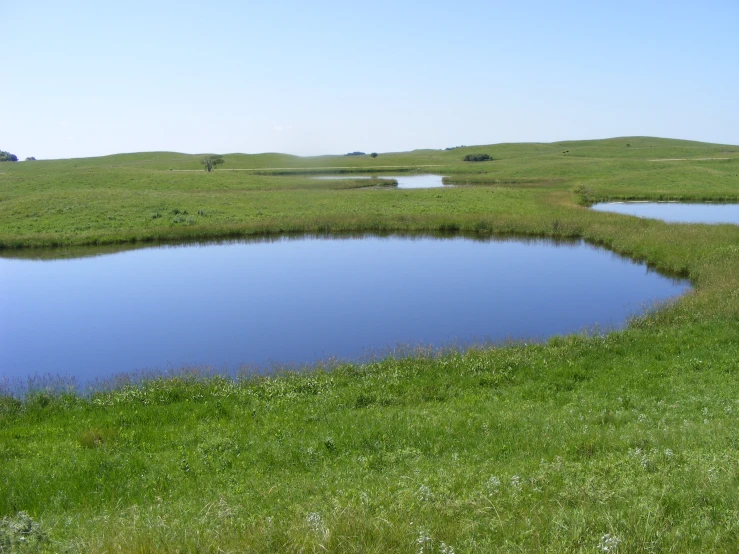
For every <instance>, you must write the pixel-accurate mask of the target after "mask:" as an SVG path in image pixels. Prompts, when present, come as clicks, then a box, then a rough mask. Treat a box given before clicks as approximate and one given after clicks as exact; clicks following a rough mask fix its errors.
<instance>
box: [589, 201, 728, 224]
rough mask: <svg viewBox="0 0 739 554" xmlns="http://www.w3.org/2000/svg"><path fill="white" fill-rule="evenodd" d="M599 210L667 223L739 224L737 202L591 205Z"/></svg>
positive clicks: (605, 203)
mask: <svg viewBox="0 0 739 554" xmlns="http://www.w3.org/2000/svg"><path fill="white" fill-rule="evenodd" d="M592 208H593V209H594V210H597V211H600V212H613V213H618V214H625V215H635V216H637V217H649V218H652V219H661V220H662V221H666V222H668V223H734V224H739V204H707V203H700V204H689V203H682V202H602V203H600V204H594V205H593V206H592Z"/></svg>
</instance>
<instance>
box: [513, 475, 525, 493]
mask: <svg viewBox="0 0 739 554" xmlns="http://www.w3.org/2000/svg"><path fill="white" fill-rule="evenodd" d="M522 486H523V480H522V479H521V477H519V476H518V475H514V476H513V477H511V487H513V488H514V489H515V490H516V491H520V490H521V487H522Z"/></svg>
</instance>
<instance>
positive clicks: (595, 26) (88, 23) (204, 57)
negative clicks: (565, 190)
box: [0, 0, 739, 159]
mask: <svg viewBox="0 0 739 554" xmlns="http://www.w3.org/2000/svg"><path fill="white" fill-rule="evenodd" d="M738 29H739V1H737V0H707V1H705V2H701V3H699V2H695V1H693V2H685V1H681V0H677V1H670V2H668V1H648V0H640V1H634V0H623V1H619V2H611V1H603V2H593V1H592V0H591V1H563V2H544V1H533V0H528V1H526V0H524V1H519V2H494V1H487V2H486V1H479V0H470V1H468V2H465V3H464V4H458V3H451V2H448V1H446V2H441V1H424V2H421V1H405V2H404V1H394V2H390V1H386V0H377V1H375V2H369V3H352V2H346V1H314V2H300V1H293V0H289V1H275V2H259V3H257V2H248V1H247V2H237V1H222V2H218V3H217V4H216V3H206V2H196V1H187V0H179V1H174V0H171V1H158V0H150V1H141V0H131V1H129V2H126V3H123V2H115V3H113V2H100V1H79V0H69V1H67V2H58V1H51V0H43V1H36V0H25V1H23V2H17V1H12V0H0V47H1V48H2V52H3V53H4V64H3V68H2V70H0V105H2V106H3V112H2V115H0V149H2V150H7V151H9V152H12V153H14V154H16V155H18V156H19V158H21V159H23V158H25V157H26V156H35V157H36V158H39V159H41V158H69V157H85V156H98V155H105V154H113V153H119V152H140V151H150V150H168V151H178V152H188V153H203V152H217V153H230V152H246V153H258V152H285V153H290V154H299V155H318V154H343V153H345V152H350V151H354V150H362V151H365V152H371V151H377V152H389V151H405V150H412V149H417V148H445V147H448V146H456V145H460V144H467V145H473V144H492V143H499V142H530V141H531V142H550V141H558V140H570V139H590V138H606V137H614V136H631V135H650V136H661V137H670V138H683V139H690V140H701V141H707V142H717V143H726V144H734V145H736V144H739V102H737V97H738V96H739V94H737V92H738V91H739V32H737V30H738Z"/></svg>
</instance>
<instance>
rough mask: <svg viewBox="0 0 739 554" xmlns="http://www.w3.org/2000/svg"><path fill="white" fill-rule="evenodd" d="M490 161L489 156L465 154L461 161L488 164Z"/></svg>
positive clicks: (490, 157)
mask: <svg viewBox="0 0 739 554" xmlns="http://www.w3.org/2000/svg"><path fill="white" fill-rule="evenodd" d="M492 160H493V158H492V156H490V154H467V155H466V156H465V157H464V159H463V161H465V162H489V161H492Z"/></svg>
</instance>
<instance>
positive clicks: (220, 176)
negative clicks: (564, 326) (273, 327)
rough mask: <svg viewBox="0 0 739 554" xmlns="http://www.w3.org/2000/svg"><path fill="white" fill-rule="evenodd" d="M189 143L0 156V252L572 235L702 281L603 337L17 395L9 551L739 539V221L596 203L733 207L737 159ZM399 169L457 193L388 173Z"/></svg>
mask: <svg viewBox="0 0 739 554" xmlns="http://www.w3.org/2000/svg"><path fill="white" fill-rule="evenodd" d="M469 154H489V155H490V156H492V157H493V158H494V160H493V161H486V162H463V161H462V159H463V158H464V157H465V156H466V155H469ZM201 158H202V156H193V155H184V154H176V153H167V152H156V153H142V154H121V155H115V156H107V157H101V158H89V159H71V160H54V161H35V162H20V163H1V164H0V256H5V257H48V256H68V255H85V252H95V251H100V250H101V249H102V250H104V251H108V250H114V249H116V248H122V249H124V248H132V247H137V246H139V245H146V244H150V243H156V242H160V241H190V240H208V239H220V238H236V237H248V236H262V235H270V234H274V235H277V234H286V233H295V234H303V233H309V234H315V233H317V234H327V233H349V232H370V233H402V234H410V233H439V232H442V233H451V232H453V233H463V234H466V235H470V236H475V237H481V238H484V237H487V236H492V235H496V234H498V235H503V234H511V235H521V236H551V237H570V238H576V237H579V238H582V239H584V240H587V241H588V242H591V243H594V244H599V245H603V246H604V247H606V248H609V249H610V250H613V251H615V252H619V253H621V254H624V255H627V256H629V257H631V258H633V259H636V260H642V261H645V262H647V263H648V264H649V266H650V267H652V268H655V269H659V270H661V271H664V272H667V273H671V274H675V275H681V276H686V277H688V278H689V279H690V280H691V282H692V284H693V286H694V290H693V291H692V292H690V293H688V294H687V295H685V296H684V297H683V298H681V299H679V300H678V301H676V302H673V303H670V304H667V305H661V306H654V307H653V309H652V310H650V311H649V312H648V313H645V314H643V315H642V316H640V317H638V318H635V319H634V320H633V321H631V323H630V325H629V326H628V328H626V329H625V330H623V331H618V332H613V333H609V334H606V335H597V334H590V335H586V334H582V335H573V336H562V337H554V338H552V339H550V340H548V341H546V342H544V343H534V344H525V343H512V344H509V345H502V346H499V347H486V348H474V349H471V350H466V351H453V350H449V351H424V350H418V351H416V352H412V353H408V354H407V355H403V356H399V357H395V358H387V359H382V360H377V361H374V362H371V363H366V364H362V365H360V364H351V363H347V364H341V365H338V366H321V365H318V366H316V367H312V368H307V369H306V371H304V372H300V373H290V372H284V373H282V374H278V375H274V376H270V377H258V378H257V377H244V378H242V379H236V380H231V379H225V378H222V377H218V376H216V375H211V374H209V373H208V371H207V370H206V369H200V370H187V371H183V372H182V373H181V374H179V375H177V376H168V377H162V378H154V379H150V380H148V381H146V382H143V383H139V384H137V385H126V386H121V387H119V388H117V389H115V390H104V391H99V392H95V393H93V394H91V395H89V396H82V395H78V394H75V393H68V392H66V393H65V392H59V391H52V390H38V391H36V392H34V393H31V394H29V395H27V396H25V397H23V398H16V397H14V396H12V395H11V394H9V393H6V394H4V395H2V396H0V518H2V519H1V520H0V552H6V551H7V552H39V551H40V552H137V553H154V552H214V553H215V552H336V553H344V552H357V553H360V552H362V553H366V552H369V553H371V552H375V553H384V552H412V553H419V554H421V553H424V554H428V553H442V554H451V553H466V552H476V553H487V552H539V551H546V552H736V551H737V550H739V494H737V490H738V487H739V388H738V387H737V384H738V380H739V226H737V225H697V224H666V223H663V222H660V221H656V220H648V219H638V218H634V217H630V216H622V215H616V214H609V213H602V212H594V211H591V210H589V209H588V205H590V204H592V203H594V202H596V201H599V200H606V199H640V200H687V201H719V200H720V201H732V202H739V146H730V145H715V144H706V143H698V142H689V141H679V140H667V139H658V138H649V137H625V138H616V139H608V140H596V141H572V142H560V143H553V144H499V145H490V146H476V147H463V148H457V149H453V150H446V151H438V150H420V151H413V152H405V153H381V154H380V155H379V156H378V157H377V158H374V159H373V158H371V157H370V156H351V157H347V156H323V157H315V158H299V157H293V156H286V155H280V154H260V155H243V154H232V155H224V160H225V164H224V165H223V166H220V167H219V168H218V169H216V170H215V171H213V172H212V173H207V172H205V171H203V169H202V166H200V164H199V161H200V159H201ZM406 172H419V173H421V172H422V173H426V172H428V173H436V174H439V175H443V176H444V180H445V183H448V184H453V185H455V186H454V187H449V188H444V189H422V190H401V189H397V188H396V187H395V182H394V181H392V179H387V178H383V176H385V177H392V176H394V175H398V174H401V173H406ZM356 173H361V174H364V175H367V174H371V175H374V176H376V177H377V178H376V179H372V180H360V179H356V178H353V177H356V175H354V174H356ZM315 174H337V175H340V176H341V177H343V178H342V179H337V180H316V179H313V178H312V176H313V175H315ZM93 247H94V248H93ZM464 281H465V276H464V275H459V280H458V282H457V283H449V286H464ZM440 294H443V291H440ZM245 317H248V314H245ZM316 317H320V314H316ZM10 324H12V322H10ZM39 340H40V344H42V342H43V337H39ZM53 371H54V368H49V372H51V373H53Z"/></svg>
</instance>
